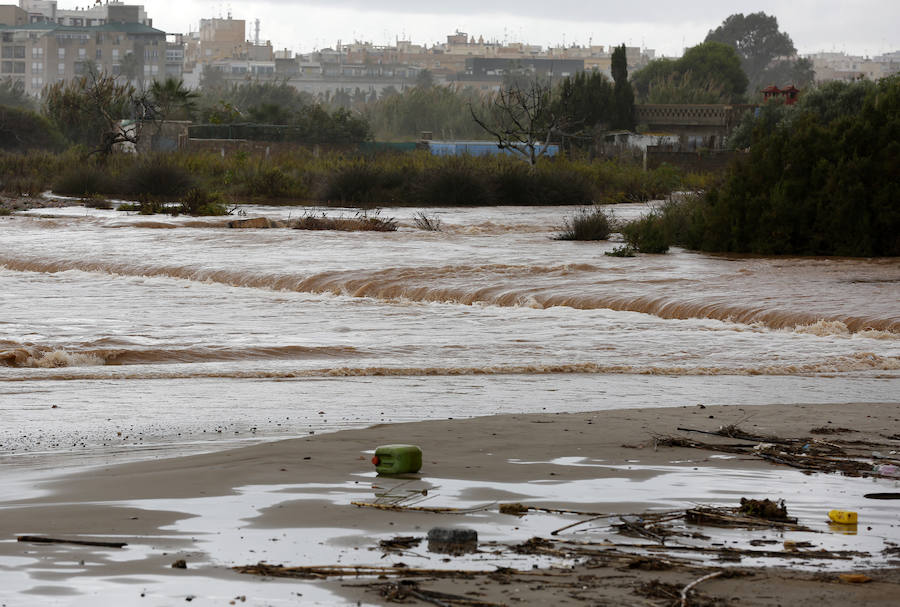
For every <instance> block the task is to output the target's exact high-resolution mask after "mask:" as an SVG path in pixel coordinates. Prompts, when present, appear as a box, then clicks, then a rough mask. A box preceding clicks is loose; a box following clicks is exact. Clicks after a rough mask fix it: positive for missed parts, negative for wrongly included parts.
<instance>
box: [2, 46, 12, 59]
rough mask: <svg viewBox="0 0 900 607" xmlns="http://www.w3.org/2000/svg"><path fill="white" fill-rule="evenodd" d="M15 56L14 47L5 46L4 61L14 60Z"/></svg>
mask: <svg viewBox="0 0 900 607" xmlns="http://www.w3.org/2000/svg"><path fill="white" fill-rule="evenodd" d="M12 56H13V47H11V46H4V47H3V58H4V59H12Z"/></svg>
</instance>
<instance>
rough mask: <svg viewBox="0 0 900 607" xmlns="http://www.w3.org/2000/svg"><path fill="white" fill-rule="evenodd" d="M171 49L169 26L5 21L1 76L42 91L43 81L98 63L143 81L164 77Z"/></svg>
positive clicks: (78, 72)
mask: <svg viewBox="0 0 900 607" xmlns="http://www.w3.org/2000/svg"><path fill="white" fill-rule="evenodd" d="M0 14H2V12H0ZM166 49H167V47H166V34H165V32H162V31H160V30H157V29H154V28H152V27H149V26H147V25H143V24H141V23H107V24H105V25H93V26H68V25H60V24H58V23H54V22H50V21H44V22H35V23H29V24H27V25H15V24H9V23H3V24H0V78H6V77H9V78H12V79H13V80H15V81H19V82H21V83H22V84H23V85H24V88H25V92H26V93H28V94H29V95H33V96H39V95H40V94H41V91H42V90H43V88H44V86H46V85H48V84H51V83H53V82H57V81H64V80H70V79H72V78H75V77H78V76H81V75H83V74H85V73H87V70H88V69H89V68H88V66H89V65H93V66H95V67H96V68H97V70H98V71H100V72H106V73H110V74H114V75H116V76H121V77H122V78H123V79H127V80H130V81H131V82H133V83H134V84H136V85H137V86H142V85H144V84H147V83H149V82H150V81H152V80H155V79H157V78H162V77H165V74H166Z"/></svg>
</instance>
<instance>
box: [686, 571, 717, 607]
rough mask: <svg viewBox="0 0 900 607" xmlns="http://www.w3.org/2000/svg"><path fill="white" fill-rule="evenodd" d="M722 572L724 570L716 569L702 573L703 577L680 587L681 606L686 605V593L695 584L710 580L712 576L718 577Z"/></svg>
mask: <svg viewBox="0 0 900 607" xmlns="http://www.w3.org/2000/svg"><path fill="white" fill-rule="evenodd" d="M722 573H724V572H723V571H716V572H715V573H710V574H709V575H704V576H703V577H701V578H698V579H696V580H694V581H693V582H691V583H690V584H688V585H687V586H685V587H684V588H682V590H681V607H687V606H688V593H689V592H690V591H691V590H693V589H694V588H695V587H696V586H698V585H700V584H702V583H703V582H705V581H706V580H711V579H712V578H714V577H719V576H720V575H722Z"/></svg>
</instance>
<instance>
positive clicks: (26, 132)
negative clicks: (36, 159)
mask: <svg viewBox="0 0 900 607" xmlns="http://www.w3.org/2000/svg"><path fill="white" fill-rule="evenodd" d="M64 147H65V140H64V138H63V136H62V134H61V133H60V132H59V130H58V129H57V128H56V127H55V126H54V125H53V124H52V123H51V122H50V121H49V120H47V119H46V118H44V117H43V116H41V115H40V114H37V113H35V112H33V111H31V110H28V109H24V108H17V107H9V106H4V105H0V149H3V150H7V151H10V152H26V151H29V150H61V149H63V148H64Z"/></svg>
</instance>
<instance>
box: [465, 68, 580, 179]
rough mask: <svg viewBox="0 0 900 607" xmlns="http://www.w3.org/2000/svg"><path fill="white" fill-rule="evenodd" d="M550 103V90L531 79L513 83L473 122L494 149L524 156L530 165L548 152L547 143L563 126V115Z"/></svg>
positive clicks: (485, 105) (483, 106)
mask: <svg viewBox="0 0 900 607" xmlns="http://www.w3.org/2000/svg"><path fill="white" fill-rule="evenodd" d="M558 107H559V106H558V104H554V103H553V95H552V89H551V86H550V85H549V84H544V83H542V82H540V81H539V80H538V79H536V78H533V79H530V80H527V81H522V80H521V79H518V81H512V82H509V83H508V84H504V86H503V87H502V88H501V89H500V90H499V91H498V92H496V93H495V94H493V95H492V96H491V97H489V98H488V99H486V100H485V101H484V102H483V103H482V104H481V107H480V108H479V111H476V110H475V108H474V107H473V106H472V105H471V104H469V111H470V112H471V114H472V119H473V120H475V122H476V123H478V125H479V126H480V127H481V128H483V129H484V130H485V131H487V132H488V133H489V134H490V135H491V136H492V137H494V138H496V139H497V147H499V148H500V149H501V150H510V151H512V152H514V153H516V154H519V155H521V156H523V157H524V158H525V159H527V160H528V162H529V163H530V164H531V166H534V165H535V164H537V161H538V158H540V157H541V156H545V155H546V154H547V153H548V144H549V142H550V139H551V137H552V136H553V134H554V133H555V132H558V131H560V130H561V128H562V127H563V124H562V123H563V120H564V118H563V112H558V111H557V108H558Z"/></svg>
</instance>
